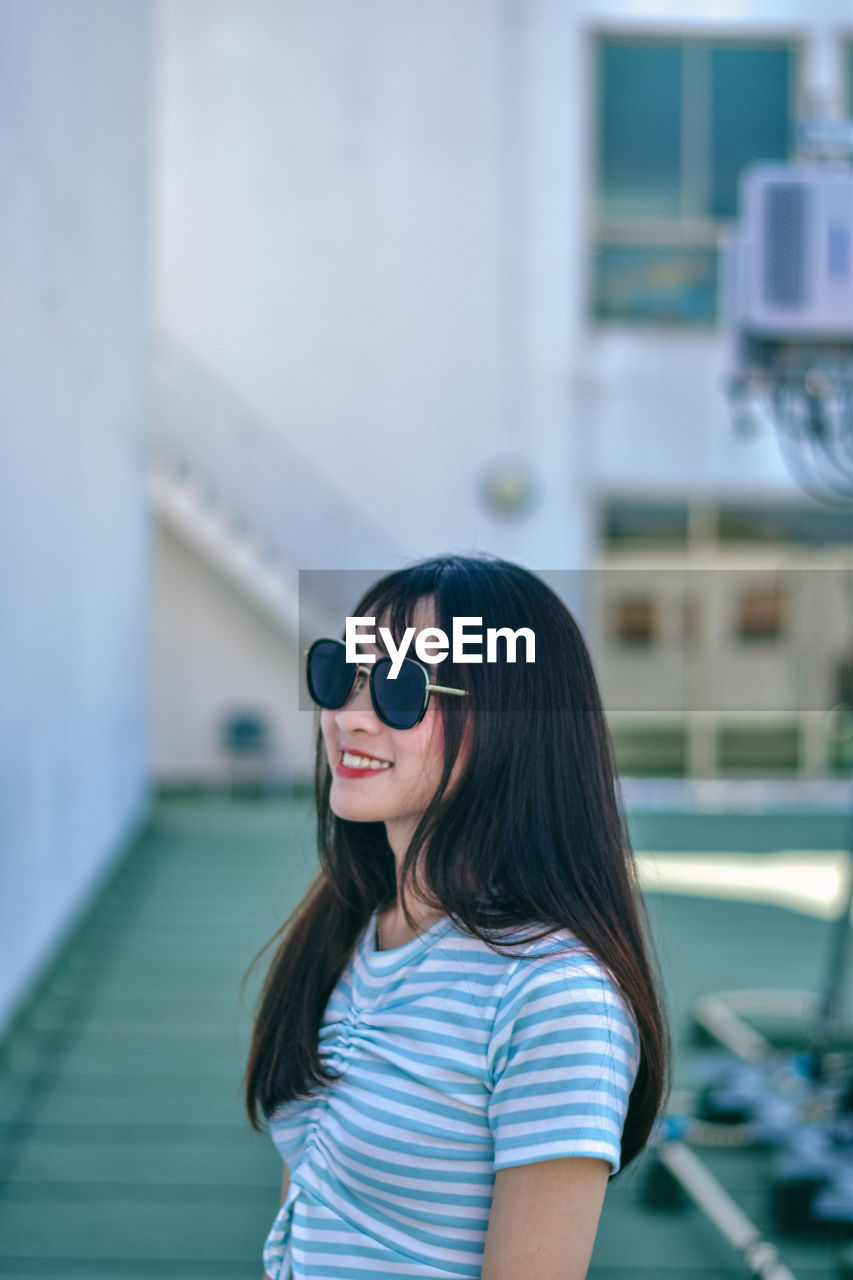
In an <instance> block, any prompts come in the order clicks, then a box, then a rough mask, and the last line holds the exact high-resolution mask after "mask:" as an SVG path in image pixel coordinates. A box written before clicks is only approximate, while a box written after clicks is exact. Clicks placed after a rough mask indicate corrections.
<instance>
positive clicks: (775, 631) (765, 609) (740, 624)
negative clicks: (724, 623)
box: [736, 587, 787, 643]
mask: <svg viewBox="0 0 853 1280" xmlns="http://www.w3.org/2000/svg"><path fill="white" fill-rule="evenodd" d="M786 614H787V597H786V595H785V592H784V591H783V590H782V588H781V587H767V588H764V587H759V588H756V589H753V590H749V591H743V592H741V594H740V595H739V596H738V601H737V624H736V634H737V638H738V640H741V641H744V642H746V643H749V642H751V641H753V640H780V639H781V638H782V636H783V635H784V634H785V622H786Z"/></svg>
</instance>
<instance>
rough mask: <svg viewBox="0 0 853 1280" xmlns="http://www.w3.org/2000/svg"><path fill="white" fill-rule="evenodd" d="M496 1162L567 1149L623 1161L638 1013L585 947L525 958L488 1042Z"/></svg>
mask: <svg viewBox="0 0 853 1280" xmlns="http://www.w3.org/2000/svg"><path fill="white" fill-rule="evenodd" d="M489 1063H490V1069H491V1076H492V1081H493V1088H492V1093H491V1097H490V1100H489V1107H488V1119H489V1125H490V1128H491V1130H492V1135H493V1137H494V1144H495V1169H496V1170H497V1169H503V1168H506V1167H508V1166H510V1165H519V1164H532V1163H534V1162H535V1161H538V1160H555V1159H558V1158H560V1157H562V1156H598V1157H600V1158H602V1159H604V1160H607V1161H609V1162H610V1165H611V1174H613V1173H616V1172H617V1171H618V1169H619V1166H620V1160H621V1140H622V1128H623V1125H624V1122H625V1115H626V1112H627V1110H628V1097H629V1095H630V1092H631V1089H632V1087H633V1084H634V1080H635V1079H636V1074H637V1068H638V1065H639V1036H638V1034H637V1028H636V1023H635V1021H634V1018H633V1015H632V1014H631V1013H630V1012H629V1009H628V1006H627V1004H626V1002H625V1001H624V999H623V997H622V996H621V995H620V993H619V991H618V989H617V988H616V985H615V983H614V982H613V980H612V979H611V978H609V977H608V976H607V974H606V973H605V971H604V969H603V968H602V966H601V965H599V964H598V962H597V961H596V960H594V959H593V958H592V957H591V956H589V955H588V954H586V953H584V952H578V951H575V952H573V953H569V954H563V955H558V956H548V957H545V958H543V957H536V958H533V959H520V960H519V961H518V962H517V966H516V968H515V969H514V971H513V973H512V975H511V977H510V980H509V981H508V983H507V987H506V990H505V991H504V994H503V996H502V998H501V1001H500V1004H499V1006H498V1010H497V1013H496V1016H495V1022H494V1027H493V1030H492V1036H491V1041H490V1045H489Z"/></svg>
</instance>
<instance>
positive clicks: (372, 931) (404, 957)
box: [361, 907, 453, 974]
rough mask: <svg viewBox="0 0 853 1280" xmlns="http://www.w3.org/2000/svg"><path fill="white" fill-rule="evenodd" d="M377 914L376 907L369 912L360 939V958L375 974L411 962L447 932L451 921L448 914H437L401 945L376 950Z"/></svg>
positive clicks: (398, 967) (394, 969)
mask: <svg viewBox="0 0 853 1280" xmlns="http://www.w3.org/2000/svg"><path fill="white" fill-rule="evenodd" d="M378 914H379V909H378V907H377V908H376V909H375V910H374V911H372V912H371V913H370V919H369V920H368V922H367V927H366V928H365V930H364V933H363V934H362V939H361V954H362V959H363V960H364V963H365V964H366V966H367V968H368V969H369V970H370V972H371V973H376V974H384V973H393V972H395V971H396V970H397V969H400V968H402V966H403V965H406V964H412V963H413V962H414V961H415V960H417V959H418V958H419V957H420V956H421V955H422V954H423V952H424V951H425V950H426V949H427V948H428V947H430V946H432V944H433V943H434V942H436V941H437V940H438V939H439V938H440V937H442V936H443V935H444V934H445V933H447V932H448V930H449V929H450V928H451V926H452V923H453V922H452V921H451V919H450V918H449V916H439V918H438V919H437V920H433V922H432V924H431V925H428V926H427V927H426V929H423V930H422V931H421V932H420V933H418V934H416V935H415V937H414V938H410V939H409V941H408V942H404V943H403V945H402V946H401V947H391V949H390V950H388V951H377V950H376V917H377V916H378Z"/></svg>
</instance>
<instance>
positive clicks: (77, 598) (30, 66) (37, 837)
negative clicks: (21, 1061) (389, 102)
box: [0, 0, 149, 1024]
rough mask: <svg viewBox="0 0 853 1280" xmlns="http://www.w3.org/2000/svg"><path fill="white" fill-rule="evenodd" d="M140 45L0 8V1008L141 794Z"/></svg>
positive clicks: (144, 513)
mask: <svg viewBox="0 0 853 1280" xmlns="http://www.w3.org/2000/svg"><path fill="white" fill-rule="evenodd" d="M148 50H149V13H148V8H147V5H145V4H142V3H137V2H136V0H77V3H75V4H74V5H69V4H66V3H65V2H64V0H33V3H27V4H20V3H15V2H14V0H3V2H2V3H0V169H2V184H0V185H2V190H3V198H2V201H0V332H1V333H2V346H3V358H2V362H0V363H2V376H0V478H2V500H0V581H2V586H3V602H4V604H3V613H2V620H0V722H2V735H0V1024H2V1023H3V1021H4V1020H5V1019H6V1017H7V1015H8V1013H9V1011H10V1010H11V1009H12V1007H13V1006H14V1004H15V1002H16V1001H17V1000H18V998H19V997H20V995H21V993H22V992H23V991H25V990H26V988H27V986H28V984H29V983H30V981H31V980H32V978H33V976H34V975H35V974H36V973H38V972H39V970H40V969H41V966H42V964H43V962H44V958H45V956H46V955H49V954H50V953H51V952H52V951H53V950H54V948H55V947H56V946H57V944H58V943H59V942H61V940H62V938H63V937H64V935H65V933H66V931H67V929H68V927H69V924H70V923H71V922H73V920H74V919H75V917H76V915H77V913H78V912H79V911H80V910H81V909H82V908H83V907H84V906H85V904H86V903H87V902H88V900H89V898H90V896H91V894H92V891H93V889H94V887H95V886H96V884H98V883H99V882H100V880H101V878H102V877H103V875H104V874H105V871H106V870H108V868H109V866H110V864H111V863H112V861H113V859H114V858H115V857H116V855H117V854H118V853H120V852H121V851H122V849H123V848H124V846H125V844H126V841H127V840H128V839H129V838H130V836H131V834H132V832H133V830H134V827H135V824H136V823H137V822H138V821H139V819H140V818H141V816H142V814H143V812H144V810H145V808H146V804H147V792H148V782H147V774H148V754H149V746H148V691H147V687H146V685H147V681H146V671H147V661H148V657H147V646H148V573H149V540H148V525H149V519H148V506H147V502H146V498H145V464H146V437H147V428H148V416H149V414H148V394H147V386H148V358H149V357H148V324H149V315H148V226H147V211H148V173H147V167H146V146H145V140H146V136H147V121H148V113H149V96H148V89H149V74H148V72H149V67H148Z"/></svg>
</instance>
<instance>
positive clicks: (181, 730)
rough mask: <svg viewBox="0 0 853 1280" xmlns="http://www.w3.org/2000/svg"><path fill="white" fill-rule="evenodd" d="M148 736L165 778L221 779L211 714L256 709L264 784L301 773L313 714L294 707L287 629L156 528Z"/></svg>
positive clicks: (226, 774) (294, 661) (295, 674)
mask: <svg viewBox="0 0 853 1280" xmlns="http://www.w3.org/2000/svg"><path fill="white" fill-rule="evenodd" d="M154 570H155V573H154V596H153V612H152V620H153V629H152V643H151V687H152V692H153V700H152V715H153V725H152V742H151V753H152V754H151V761H152V767H153V770H154V773H155V775H156V777H157V778H158V779H159V780H160V781H162V782H166V783H182V782H188V781H189V782H194V781H196V780H198V779H201V778H204V779H207V780H209V781H220V782H223V781H226V780H227V779H229V778H230V777H231V776H232V771H231V769H230V767H229V763H228V760H227V757H226V756H225V754H224V753H223V751H222V748H221V740H220V727H221V725H220V722H221V717H222V716H223V715H224V714H225V713H226V712H233V711H236V710H243V709H244V708H248V709H253V710H257V711H259V712H260V713H261V714H262V715H263V716H264V717H265V718H266V719H267V720H268V722H269V723H270V726H271V729H272V747H273V750H272V754H271V757H270V759H269V761H268V766H267V768H268V773H267V776H268V777H269V779H270V781H272V782H275V783H281V782H287V781H292V780H294V779H299V780H304V779H308V778H310V777H311V776H312V773H313V766H314V715H313V713H312V711H310V710H308V709H306V710H303V711H300V709H299V659H298V652H297V642H296V638H295V636H289V635H286V634H285V633H284V631H283V629H282V627H281V626H280V625H279V626H277V625H275V624H274V623H273V622H272V621H271V620H270V618H269V617H268V616H266V615H265V614H264V613H262V612H261V611H260V609H259V608H258V607H257V606H255V605H253V604H252V603H251V602H250V601H249V600H248V599H247V598H245V597H243V596H242V595H240V594H238V593H235V590H234V587H233V585H232V584H231V583H230V582H229V581H228V580H226V579H225V578H224V577H223V576H222V575H221V574H220V573H218V572H217V570H216V569H215V568H213V566H212V565H211V564H210V562H209V561H208V560H206V559H204V558H202V557H200V556H199V554H198V553H197V552H196V551H194V550H193V549H191V548H190V547H189V545H188V544H187V543H186V542H185V541H184V540H182V539H181V538H180V537H178V536H176V535H175V534H174V533H173V532H172V531H170V530H169V529H168V528H167V527H165V526H164V525H162V524H161V525H158V527H157V530H156V536H155V539H154Z"/></svg>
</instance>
